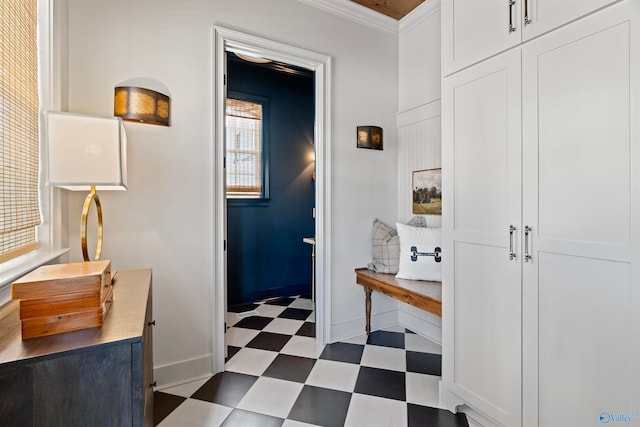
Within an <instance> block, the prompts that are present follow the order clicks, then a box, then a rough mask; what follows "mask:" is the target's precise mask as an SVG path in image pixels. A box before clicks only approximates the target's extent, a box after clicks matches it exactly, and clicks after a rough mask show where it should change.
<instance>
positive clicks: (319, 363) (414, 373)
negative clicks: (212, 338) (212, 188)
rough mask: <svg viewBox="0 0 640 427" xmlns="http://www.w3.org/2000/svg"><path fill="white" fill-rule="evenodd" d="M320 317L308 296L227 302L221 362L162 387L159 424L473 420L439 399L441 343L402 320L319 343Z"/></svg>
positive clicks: (244, 426)
mask: <svg viewBox="0 0 640 427" xmlns="http://www.w3.org/2000/svg"><path fill="white" fill-rule="evenodd" d="M314 321H315V318H314V312H313V303H312V302H311V300H309V299H306V298H283V299H277V300H272V301H264V302H260V303H256V304H248V305H244V306H237V307H231V308H230V309H229V312H228V315H227V327H228V330H227V342H228V344H229V353H228V359H227V363H226V365H225V371H224V372H222V373H219V374H217V375H215V376H213V377H210V378H204V379H202V380H199V381H194V382H191V383H187V384H183V385H180V386H177V387H172V388H168V389H164V390H161V391H156V392H155V395H154V422H155V425H158V426H160V427H187V426H227V427H234V426H238V427H250V426H259V427H263V426H264V427H267V426H283V427H295V426H298V427H301V426H357V427H377V426H380V427H387V426H393V427H395V426H398V427H400V426H421V427H426V426H442V427H449V426H452V427H461V426H468V424H467V421H466V418H465V416H464V415H463V414H457V415H454V414H452V413H451V412H449V411H445V410H442V409H439V408H438V381H439V380H440V375H441V350H440V346H439V345H438V344H435V343H433V342H431V341H428V340H426V339H424V338H422V337H421V336H419V335H417V334H414V333H412V332H410V331H407V330H406V329H404V328H399V327H396V328H391V329H387V330H381V331H375V332H372V333H371V335H370V336H369V337H367V336H366V335H364V334H363V335H361V336H358V337H355V338H352V339H349V340H346V341H343V342H339V343H334V344H328V345H326V346H321V345H319V344H318V343H317V342H316V340H315V338H314V336H315V332H314V331H315V325H314Z"/></svg>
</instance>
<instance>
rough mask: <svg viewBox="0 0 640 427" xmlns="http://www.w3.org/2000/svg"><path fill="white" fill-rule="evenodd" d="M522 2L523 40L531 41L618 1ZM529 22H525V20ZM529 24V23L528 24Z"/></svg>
mask: <svg viewBox="0 0 640 427" xmlns="http://www.w3.org/2000/svg"><path fill="white" fill-rule="evenodd" d="M519 1H521V2H522V13H523V22H522V38H523V40H529V39H532V38H534V37H536V36H539V35H540V34H543V33H546V32H547V31H550V30H553V29H554V28H557V27H560V26H561V25H563V24H566V23H568V22H571V21H573V20H575V19H578V18H580V17H581V16H584V15H587V14H588V13H591V12H593V11H595V10H598V9H600V8H601V7H604V6H607V5H608V4H611V3H615V2H616V1H618V0H579V1H567V0H519ZM527 18H528V21H526V22H525V19H527ZM527 22H528V23H527Z"/></svg>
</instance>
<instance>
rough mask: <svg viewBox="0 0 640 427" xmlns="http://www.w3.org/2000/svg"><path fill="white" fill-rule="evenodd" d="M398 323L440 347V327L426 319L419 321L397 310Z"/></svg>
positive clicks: (417, 318)
mask: <svg viewBox="0 0 640 427" xmlns="http://www.w3.org/2000/svg"><path fill="white" fill-rule="evenodd" d="M398 311H399V313H398V323H400V325H402V326H404V327H405V328H407V329H409V330H410V331H413V332H415V333H416V334H418V335H421V336H423V337H424V338H427V339H429V340H431V341H433V342H435V343H437V344H440V345H442V326H440V325H436V324H434V323H432V322H430V321H429V320H427V319H420V318H419V317H416V316H413V315H412V314H410V313H407V312H406V311H402V310H398Z"/></svg>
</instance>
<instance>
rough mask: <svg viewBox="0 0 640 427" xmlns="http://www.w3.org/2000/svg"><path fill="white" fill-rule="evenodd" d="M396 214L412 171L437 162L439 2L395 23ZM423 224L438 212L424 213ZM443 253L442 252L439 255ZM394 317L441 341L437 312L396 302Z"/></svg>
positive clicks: (402, 213) (401, 211) (402, 211)
mask: <svg viewBox="0 0 640 427" xmlns="http://www.w3.org/2000/svg"><path fill="white" fill-rule="evenodd" d="M398 63H399V72H398V76H399V94H398V96H399V98H398V99H399V107H400V109H399V113H398V115H397V126H398V163H397V165H398V166H397V171H398V189H397V219H398V222H407V221H409V220H410V219H411V218H412V217H413V214H412V212H411V210H412V198H411V189H412V172H413V171H416V170H422V169H432V168H439V167H441V166H442V144H441V127H440V114H441V111H440V93H441V82H440V80H441V72H440V1H439V0H426V1H425V2H424V3H422V4H421V5H420V6H419V7H418V8H416V9H415V10H414V11H413V12H412V13H411V14H409V15H408V16H407V17H405V18H404V19H403V20H402V21H401V23H400V39H399V59H398ZM425 219H426V221H427V226H429V227H440V226H441V225H442V217H441V216H436V215H425ZM443 257H446V254H443ZM398 309H399V313H398V321H399V322H400V323H401V324H402V325H404V326H406V327H408V328H409V329H411V330H413V331H415V332H418V333H420V334H421V335H424V336H426V337H429V338H431V339H433V340H434V341H437V342H441V339H442V332H441V327H442V321H441V319H440V318H439V317H437V316H434V315H431V314H430V313H426V312H424V311H421V310H417V309H415V308H413V307H411V306H409V305H407V304H402V303H398Z"/></svg>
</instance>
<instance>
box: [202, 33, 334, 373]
mask: <svg viewBox="0 0 640 427" xmlns="http://www.w3.org/2000/svg"><path fill="white" fill-rule="evenodd" d="M213 31H214V34H213V38H214V40H213V41H214V49H215V51H214V63H215V66H214V68H215V82H214V88H213V89H214V94H213V98H212V99H213V111H214V115H215V116H214V143H215V146H214V149H213V150H212V152H213V165H214V168H213V169H214V176H213V182H214V186H213V192H214V194H213V201H214V218H213V221H214V224H213V245H214V247H213V253H214V262H213V292H212V297H213V302H212V304H213V305H212V306H213V325H214V328H213V342H212V344H213V348H212V356H213V357H212V361H213V367H212V370H213V372H214V373H217V372H221V371H223V370H224V360H225V353H226V345H225V331H224V328H225V325H226V287H227V283H226V282H227V275H226V248H225V239H226V196H225V188H224V182H225V171H224V155H225V145H224V132H225V131H224V123H225V102H226V81H225V76H226V52H227V51H234V52H239V53H244V54H246V55H249V56H259V57H263V58H269V59H272V60H274V61H279V62H284V63H287V64H291V65H296V66H298V67H304V68H307V69H309V70H312V71H314V73H315V129H314V144H315V163H316V164H315V171H316V181H315V182H316V194H315V208H316V218H315V229H316V247H315V251H316V252H315V263H316V269H315V276H316V277H315V280H316V282H315V286H316V300H315V302H316V310H315V316H316V340H317V341H318V342H319V343H320V344H326V343H327V342H330V336H331V328H330V326H331V311H330V304H329V302H330V301H331V281H330V278H331V275H330V271H331V269H330V260H331V256H330V254H331V250H330V248H331V214H330V213H331V206H330V204H331V179H330V177H331V173H330V171H331V57H330V56H328V55H324V54H321V53H317V52H313V51H310V50H306V49H302V48H299V47H295V46H291V45H287V44H284V43H280V42H276V41H273V40H269V39H265V38H262V37H258V36H254V35H251V34H247V33H243V32H241V31H237V30H233V29H230V28H227V27H224V26H220V25H215V26H214V27H213ZM303 237H304V236H300V239H302V238H303ZM310 262H311V260H310Z"/></svg>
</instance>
